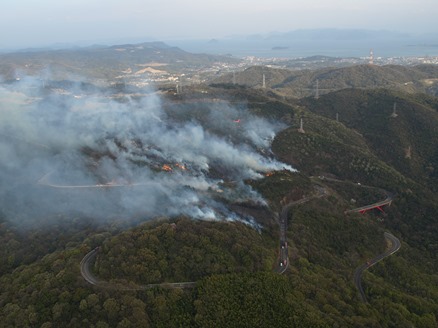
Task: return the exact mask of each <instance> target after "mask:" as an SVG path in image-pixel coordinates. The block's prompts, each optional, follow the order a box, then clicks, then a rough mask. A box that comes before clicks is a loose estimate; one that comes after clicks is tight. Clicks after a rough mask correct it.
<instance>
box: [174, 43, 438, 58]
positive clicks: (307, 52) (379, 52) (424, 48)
mask: <svg viewBox="0 0 438 328" xmlns="http://www.w3.org/2000/svg"><path fill="white" fill-rule="evenodd" d="M166 43H168V44H169V45H172V46H177V47H180V48H181V49H183V50H185V51H189V52H193V53H208V54H220V55H231V56H234V57H246V56H256V57H265V58H266V57H286V58H298V57H309V56H314V55H323V56H332V57H368V56H369V54H370V49H373V52H374V57H375V58H377V57H411V56H416V57H423V56H438V40H436V43H434V40H420V39H419V40H413V39H410V40H403V39H396V40H382V39H379V40H376V41H373V40H366V41H362V40H361V41H351V40H323V39H322V40H311V41H305V40H298V41H297V40H292V41H287V40H278V41H276V40H247V39H245V40H237V39H224V40H196V41H187V40H185V41H178V40H175V41H166Z"/></svg>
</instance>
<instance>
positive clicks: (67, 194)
mask: <svg viewBox="0 0 438 328" xmlns="http://www.w3.org/2000/svg"><path fill="white" fill-rule="evenodd" d="M40 85H41V83H40V81H38V80H33V79H22V80H21V81H19V82H16V83H13V84H2V86H0V183H1V186H0V206H1V211H2V212H3V215H4V216H6V218H8V219H10V220H23V221H26V220H32V219H33V220H35V219H38V218H41V217H48V216H57V215H77V216H85V217H89V218H95V219H112V218H118V219H122V218H129V217H133V216H142V217H144V218H151V217H154V216H158V215H166V216H173V215H180V214H183V215H188V216H191V217H194V218H200V219H210V220H211V219H225V220H235V219H241V220H251V218H241V217H240V218H239V217H238V216H237V215H236V214H235V213H233V212H232V211H230V210H229V209H228V208H227V206H226V204H227V202H228V203H229V202H232V201H236V200H238V201H252V202H257V203H260V204H263V202H264V201H263V199H262V197H260V195H258V194H257V193H256V192H255V191H253V190H252V189H251V188H250V187H249V186H247V185H245V183H244V180H245V179H256V178H260V177H262V176H263V173H265V172H268V171H273V170H283V169H287V170H293V169H292V168H291V167H289V166H287V165H285V164H283V163H280V162H278V161H276V160H275V159H273V158H270V155H269V154H270V152H269V147H270V142H271V141H272V139H273V137H274V136H275V133H276V132H277V131H278V130H279V129H281V126H279V125H278V124H274V123H270V122H267V121H266V120H264V119H261V118H258V117H255V116H253V115H251V114H250V113H249V112H248V111H247V110H245V108H235V107H232V106H230V105H227V104H224V103H221V104H214V103H210V104H208V103H203V104H202V103H195V104H185V105H181V104H180V105H175V104H168V103H165V102H164V101H163V100H161V99H160V98H159V97H158V96H157V95H156V94H153V93H151V94H150V95H149V96H147V97H144V98H142V99H141V100H132V99H129V98H125V101H123V102H120V101H114V100H113V99H111V97H108V96H106V95H105V94H104V93H101V94H88V95H85V94H84V93H83V92H82V91H81V90H79V89H74V88H71V89H69V90H51V91H50V92H48V91H47V87H46V88H42V87H41V86H40ZM163 102H164V103H163Z"/></svg>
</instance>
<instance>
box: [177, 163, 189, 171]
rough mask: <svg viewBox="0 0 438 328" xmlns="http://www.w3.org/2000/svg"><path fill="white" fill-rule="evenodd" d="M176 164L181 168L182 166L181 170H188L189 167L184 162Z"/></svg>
mask: <svg viewBox="0 0 438 328" xmlns="http://www.w3.org/2000/svg"><path fill="white" fill-rule="evenodd" d="M175 165H176V166H177V167H179V168H180V169H181V170H183V171H185V170H187V168H186V167H185V165H184V164H180V163H176V164H175Z"/></svg>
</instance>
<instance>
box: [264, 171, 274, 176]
mask: <svg viewBox="0 0 438 328" xmlns="http://www.w3.org/2000/svg"><path fill="white" fill-rule="evenodd" d="M271 175H274V172H268V173H266V174H265V176H267V177H270V176H271Z"/></svg>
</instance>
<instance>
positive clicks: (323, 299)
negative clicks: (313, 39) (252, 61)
mask: <svg viewBox="0 0 438 328" xmlns="http://www.w3.org/2000/svg"><path fill="white" fill-rule="evenodd" d="M205 88H207V89H208V91H209V94H208V97H212V98H213V97H214V98H222V100H223V101H229V103H230V104H233V103H238V106H245V107H246V108H248V110H249V111H250V112H251V113H252V115H256V116H258V117H260V118H264V119H268V120H270V121H282V122H283V124H284V123H286V125H283V128H282V130H281V131H279V132H278V133H277V135H276V136H275V139H274V140H273V142H272V148H271V150H272V153H270V154H269V156H271V157H273V158H277V159H279V160H281V161H283V162H285V163H287V164H290V165H292V166H293V167H294V168H296V169H297V170H298V172H290V171H287V170H277V171H273V172H268V173H267V174H265V175H264V176H263V177H262V178H259V179H247V180H246V181H245V182H246V183H247V185H250V186H251V188H252V189H253V190H254V191H257V192H258V193H259V194H260V195H262V196H263V198H264V199H265V200H266V204H265V205H260V204H252V203H244V202H241V201H240V200H236V201H234V202H233V201H230V200H229V199H228V200H226V201H227V202H228V203H227V204H226V205H227V206H228V207H229V208H230V209H232V210H233V211H235V212H236V213H239V214H240V215H246V216H252V217H254V218H255V220H256V223H257V224H255V223H254V224H250V223H248V222H244V221H239V220H228V221H220V220H210V221H205V220H194V219H192V218H191V217H189V216H187V215H177V216H173V217H170V216H156V217H154V218H153V219H147V220H146V219H144V218H143V217H142V216H141V215H140V216H137V217H136V219H135V220H130V221H127V220H125V219H124V218H122V217H121V218H120V220H117V219H112V220H111V221H93V220H91V219H90V218H87V217H78V216H73V217H72V216H68V215H65V216H63V215H62V214H60V215H59V219H58V221H57V223H56V224H53V223H50V224H43V221H44V218H41V224H34V225H32V226H29V227H24V225H23V224H20V223H19V221H17V218H16V217H14V215H13V213H10V212H4V211H3V210H2V209H0V245H1V247H0V318H1V320H0V327H44V328H49V327H96V328H97V327H99V328H102V327H120V328H121V327H397V328H399V327H436V326H437V325H438V287H437V286H438V274H437V272H438V258H437V254H438V239H437V238H438V221H437V213H438V205H437V204H438V197H437V195H436V179H437V177H438V174H437V172H438V171H437V170H438V156H437V152H436V149H435V148H436V145H437V144H438V143H437V140H438V135H437V131H438V112H437V108H438V107H437V101H436V98H434V97H432V96H426V95H424V94H406V93H402V92H400V91H388V90H383V89H376V90H368V91H366V90H356V89H349V90H343V91H338V92H333V93H329V94H327V95H323V96H321V97H320V98H319V99H314V98H304V99H301V100H300V101H296V100H293V101H292V100H291V101H290V102H289V101H287V100H284V99H281V97H276V96H275V95H273V94H270V93H269V92H268V91H266V90H254V89H247V88H242V87H238V86H225V87H224V85H222V86H221V85H214V86H211V87H207V86H205ZM168 97H169V98H171V96H168ZM175 97H176V98H175V99H176V100H175V99H174V98H171V99H170V100H169V102H168V103H167V104H166V106H167V108H166V111H167V112H166V113H167V114H168V115H169V116H172V117H173V119H174V121H175V122H180V121H184V120H187V117H189V118H190V119H191V120H198V121H203V120H204V119H205V117H206V115H207V114H206V112H205V111H204V107H203V106H199V108H198V107H197V106H191V105H190V104H192V103H193V102H195V100H196V101H198V100H199V99H201V98H202V97H207V96H205V94H202V95H200V94H196V93H195V92H194V93H193V94H186V95H185V96H184V97H182V96H181V95H178V96H175ZM172 99H173V100H175V104H179V105H180V104H181V103H183V104H186V105H184V106H185V107H177V109H175V108H176V107H174V106H172V105H171V102H172ZM245 102H246V105H242V104H244V103H245ZM394 102H396V103H397V117H391V113H392V111H393V103H394ZM230 106H232V105H230ZM181 108H185V109H184V111H183V110H181ZM337 113H338V114H339V115H338V120H337V119H336V114H337ZM301 118H302V119H303V121H304V131H305V132H304V133H302V132H299V131H298V128H299V126H300V119H301ZM232 119H235V118H234V117H233V118H232ZM215 130H218V131H220V126H219V127H215V126H212V127H211V128H210V130H209V131H213V132H214V131H215ZM242 135H243V132H241V131H237V132H234V133H233V134H229V135H228V136H227V138H228V139H229V140H231V142H234V140H235V139H238V138H240V137H242ZM408 148H409V149H411V151H410V152H409V153H407V149H408ZM260 152H266V150H263V149H261V150H260ZM408 155H409V156H408ZM217 170H218V172H215V173H214V174H215V175H219V174H222V172H220V171H219V169H217ZM233 183H234V182H233V181H227V180H225V181H224V182H223V183H222V185H223V186H228V185H229V186H231V187H232V186H234V185H233ZM231 187H230V188H231ZM224 189H225V188H224ZM389 193H391V194H392V195H394V200H393V202H392V204H391V206H388V207H386V206H385V207H384V208H383V210H384V212H381V211H379V210H377V209H376V210H371V211H369V212H367V213H365V214H360V213H355V214H344V212H345V211H346V210H348V209H352V208H355V207H360V206H363V205H367V204H371V203H374V202H377V201H380V200H382V199H384V198H385V197H387V195H388V194H389ZM217 194H218V195H219V196H215V197H216V198H215V200H220V201H223V202H225V200H224V199H225V196H221V194H220V193H217ZM304 199H305V200H308V201H306V202H300V200H304ZM288 204H294V205H293V206H292V207H291V208H290V210H289V211H288V213H287V218H286V220H287V225H286V226H287V231H286V237H287V241H288V244H287V246H286V247H287V248H288V257H289V263H288V268H287V270H286V271H285V272H284V273H283V274H278V273H277V272H276V271H275V268H276V267H277V266H278V258H279V252H280V251H281V248H280V247H281V245H280V240H279V236H280V224H279V215H280V213H281V211H282V209H283V208H284V207H285V206H287V205H288ZM385 231H388V232H391V233H392V234H394V235H395V236H396V237H397V238H398V239H399V240H400V241H401V245H402V246H401V248H400V250H399V251H398V252H397V253H395V254H393V255H391V256H389V257H387V258H385V259H384V260H382V261H381V262H379V263H377V264H376V265H374V266H373V267H371V268H369V269H368V270H366V271H365V273H364V275H363V277H362V284H363V287H364V290H365V293H366V295H367V299H368V302H363V301H362V300H361V299H360V297H359V293H358V290H357V288H356V286H355V284H354V282H353V275H354V272H355V269H356V268H357V267H359V266H360V265H362V264H364V263H366V262H367V261H369V260H370V259H371V258H373V257H374V256H376V255H378V254H380V253H383V252H384V250H385V249H386V248H387V246H388V245H387V243H386V241H385V238H384V232H385ZM97 247H99V251H98V252H97V256H96V259H95V260H94V261H92V262H93V263H92V265H91V268H90V269H91V272H92V274H93V275H94V277H96V279H98V280H99V281H105V284H96V285H92V284H89V283H88V282H87V281H86V280H85V279H84V278H83V277H82V276H81V267H80V263H81V260H82V259H83V258H84V256H85V255H86V254H87V253H89V252H90V251H92V250H93V249H95V248H97ZM178 282H194V283H195V284H194V285H191V286H189V287H188V288H173V287H172V285H171V283H178ZM162 283H163V284H164V285H160V284H162ZM166 283H167V284H168V285H166ZM148 284H157V285H155V286H152V287H147V286H148ZM133 286H134V287H135V288H132V287H133Z"/></svg>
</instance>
